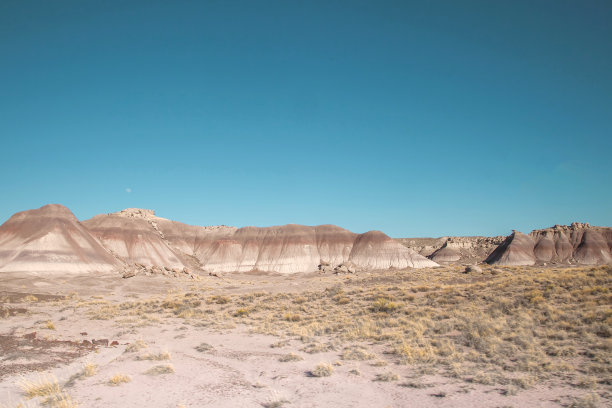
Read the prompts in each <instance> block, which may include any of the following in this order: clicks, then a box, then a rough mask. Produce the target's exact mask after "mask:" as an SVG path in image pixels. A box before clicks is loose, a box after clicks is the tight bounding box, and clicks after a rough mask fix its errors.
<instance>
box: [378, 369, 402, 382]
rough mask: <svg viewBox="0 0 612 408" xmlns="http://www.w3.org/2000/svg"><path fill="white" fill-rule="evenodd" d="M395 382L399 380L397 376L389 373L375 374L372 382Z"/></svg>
mask: <svg viewBox="0 0 612 408" xmlns="http://www.w3.org/2000/svg"><path fill="white" fill-rule="evenodd" d="M397 380H399V375H397V374H395V373H392V372H391V371H387V372H386V373H383V374H377V375H376V378H375V379H374V381H383V382H388V381H397Z"/></svg>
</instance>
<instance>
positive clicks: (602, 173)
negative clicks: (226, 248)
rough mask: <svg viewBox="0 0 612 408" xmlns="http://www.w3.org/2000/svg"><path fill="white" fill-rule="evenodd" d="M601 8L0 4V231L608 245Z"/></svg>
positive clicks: (609, 13)
mask: <svg viewBox="0 0 612 408" xmlns="http://www.w3.org/2000/svg"><path fill="white" fill-rule="evenodd" d="M611 21H612V2H611V1H609V0H602V1H588V0H585V1H578V0H575V1H563V0H550V1H547V0H538V1H533V0H527V1H519V0H511V1H502V0H496V1H490V0H483V1H455V0H451V1H435V0H432V1H397V2H389V1H367V2H362V1H356V0H350V1H346V2H339V1H329V0H326V1H287V0H282V1H253V0H248V1H234V0H214V1H203V0H202V1H159V2H155V1H142V2H140V1H135V0H130V1H84V0H78V1H62V0H57V1H27V0H15V1H12V0H2V1H0V137H1V142H2V143H1V150H0V151H1V159H0V181H1V182H0V222H4V221H5V220H6V219H8V218H9V217H10V215H11V214H13V213H15V212H17V211H21V210H26V209H31V208H37V207H40V206H42V205H44V204H47V203H61V204H64V205H66V206H67V207H69V208H70V209H71V210H72V211H73V212H74V213H75V215H76V216H77V217H78V218H79V219H86V218H89V217H91V216H93V215H95V214H99V213H106V212H114V211H118V210H121V209H123V208H126V207H140V208H151V209H155V210H156V212H157V214H158V215H160V216H162V217H166V218H171V219H174V220H177V221H182V222H186V223H190V224H197V225H215V224H226V225H235V226H245V225H257V226H269V225H279V224H287V223H298V224H307V225H317V224H327V223H332V224H337V225H340V226H343V227H345V228H348V229H350V230H353V231H355V232H364V231H367V230H372V229H379V230H382V231H384V232H386V233H387V234H389V235H391V236H394V237H402V236H405V237H418V236H442V235H479V234H480V235H497V234H500V235H501V234H504V235H505V234H508V233H509V232H510V231H511V229H519V230H522V231H524V232H528V231H529V230H531V229H533V228H542V227H547V226H551V225H554V224H566V223H570V222H572V221H581V222H590V223H591V224H595V225H607V226H612V211H611V210H612V163H611V162H612V24H611V23H610V22H611Z"/></svg>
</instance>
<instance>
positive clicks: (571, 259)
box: [486, 222, 612, 265]
mask: <svg viewBox="0 0 612 408" xmlns="http://www.w3.org/2000/svg"><path fill="white" fill-rule="evenodd" d="M611 248H612V228H608V227H594V226H590V225H589V224H586V223H577V222H575V223H573V224H572V225H569V226H567V225H555V226H554V227H551V228H545V229H540V230H534V231H532V232H531V233H530V234H529V235H525V234H523V233H521V232H518V231H514V232H513V233H512V234H511V235H510V236H508V237H507V238H506V240H505V241H504V242H503V243H502V244H501V245H500V246H499V247H498V248H497V249H496V250H495V251H494V252H493V253H492V254H491V255H490V256H489V257H488V258H487V259H486V262H487V263H490V264H499V265H534V264H536V263H538V264H539V263H549V262H551V263H565V264H569V263H573V264H582V265H597V264H610V263H612V255H611V253H610V249H611Z"/></svg>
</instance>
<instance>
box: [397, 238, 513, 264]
mask: <svg viewBox="0 0 612 408" xmlns="http://www.w3.org/2000/svg"><path fill="white" fill-rule="evenodd" d="M505 238H506V237H504V236H499V237H441V238H397V239H396V241H398V242H400V243H401V244H402V245H404V246H406V247H408V248H410V249H412V250H414V251H416V252H417V253H419V254H421V255H423V256H426V257H427V258H429V259H431V260H432V261H435V262H438V263H447V264H448V263H458V264H462V265H468V264H473V263H477V262H482V260H483V259H485V258H487V257H488V256H489V255H490V254H491V252H493V251H494V250H495V248H497V247H498V246H499V244H501V243H502V242H503V241H504V239H505Z"/></svg>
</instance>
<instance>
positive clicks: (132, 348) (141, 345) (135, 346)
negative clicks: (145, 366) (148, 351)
mask: <svg viewBox="0 0 612 408" xmlns="http://www.w3.org/2000/svg"><path fill="white" fill-rule="evenodd" d="M145 348H147V343H145V342H144V341H142V340H136V341H135V342H134V343H132V344H128V345H127V347H126V348H125V352H126V353H135V352H137V351H140V350H142V349H145Z"/></svg>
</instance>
